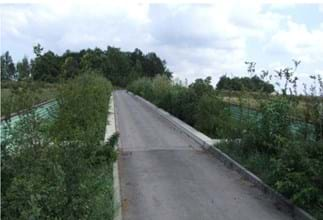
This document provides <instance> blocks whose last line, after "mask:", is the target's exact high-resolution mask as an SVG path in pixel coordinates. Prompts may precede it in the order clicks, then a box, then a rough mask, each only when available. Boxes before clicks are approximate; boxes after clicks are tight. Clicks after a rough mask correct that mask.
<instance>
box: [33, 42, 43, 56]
mask: <svg viewBox="0 0 323 220" xmlns="http://www.w3.org/2000/svg"><path fill="white" fill-rule="evenodd" d="M43 50H44V48H42V47H41V45H40V44H37V45H36V46H34V54H35V55H36V57H40V56H41V55H42V54H41V53H42V51H43Z"/></svg>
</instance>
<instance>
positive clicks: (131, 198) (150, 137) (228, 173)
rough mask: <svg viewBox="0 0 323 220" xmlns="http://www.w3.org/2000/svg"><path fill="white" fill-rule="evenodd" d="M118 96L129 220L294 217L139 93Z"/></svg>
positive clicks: (123, 198) (123, 192) (121, 167)
mask: <svg viewBox="0 0 323 220" xmlns="http://www.w3.org/2000/svg"><path fill="white" fill-rule="evenodd" d="M114 98H115V106H116V113H117V124H118V130H119V131H120V146H119V147H120V151H121V153H120V156H119V161H118V163H119V175H120V189H121V202H122V215H123V219H125V220H128V219H129V220H130V219H131V220H137V219H138V220H139V219H140V220H145V219H148V220H150V219H152V220H159V219H160V220H166V219H169V220H180V219H192V220H198V219H212V220H214V219H216V220H230V219H232V220H233V219H238V220H253V219H255V220H258V219H261V220H267V219H268V220H269V219H270V220H272V219H292V218H291V217H290V216H288V215H287V214H285V213H282V212H281V211H279V210H278V209H277V208H276V207H275V206H274V204H273V201H271V200H269V199H268V198H266V196H265V195H263V194H262V193H261V192H260V191H259V190H258V189H256V188H255V187H253V186H252V185H251V184H250V183H249V182H247V181H244V180H243V179H242V178H241V176H240V175H239V174H238V173H236V172H235V171H232V170H230V169H228V168H226V167H225V166H224V165H223V164H222V163H221V162H220V161H218V160H217V159H216V158H215V157H214V156H212V155H211V154H209V153H207V152H205V151H204V150H202V149H201V148H200V147H199V146H197V144H195V143H194V142H192V141H191V140H190V139H189V138H187V137H185V136H184V135H182V134H181V133H180V132H178V131H176V130H175V129H174V128H173V127H172V126H171V125H170V124H169V123H168V122H166V121H164V120H163V119H161V118H160V117H159V116H158V114H157V113H156V112H153V111H152V110H151V109H149V108H148V107H147V106H145V105H144V104H142V103H141V102H138V101H137V100H136V99H135V98H134V97H133V96H131V95H129V94H127V93H126V92H125V91H117V92H115V93H114Z"/></svg>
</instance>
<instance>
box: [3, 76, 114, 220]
mask: <svg viewBox="0 0 323 220" xmlns="http://www.w3.org/2000/svg"><path fill="white" fill-rule="evenodd" d="M111 88H112V87H111V84H110V83H109V82H108V81H107V80H105V79H104V78H102V77H100V76H97V75H94V74H91V75H83V76H80V77H78V78H76V79H75V80H73V81H70V82H67V83H66V84H65V85H62V86H61V87H60V88H59V95H58V97H57V100H58V109H57V111H56V112H55V114H54V116H55V117H54V118H53V119H52V120H47V119H41V118H39V117H38V116H37V114H35V110H34V109H30V111H28V112H27V113H26V114H25V115H24V116H21V118H20V119H21V120H20V122H18V124H17V125H16V126H15V127H14V128H13V129H9V133H8V136H7V138H8V139H6V140H8V141H7V142H6V143H4V142H1V159H2V160H1V165H2V166H1V175H2V178H1V184H2V188H1V209H2V212H1V217H2V219H112V218H113V185H112V162H113V161H114V160H115V158H116V154H115V152H114V148H113V146H114V145H115V144H116V140H117V135H115V136H113V137H112V138H111V139H110V141H109V142H108V143H102V140H103V137H104V130H105V125H106V121H107V115H108V103H109V97H110V94H111ZM102 207H104V208H102Z"/></svg>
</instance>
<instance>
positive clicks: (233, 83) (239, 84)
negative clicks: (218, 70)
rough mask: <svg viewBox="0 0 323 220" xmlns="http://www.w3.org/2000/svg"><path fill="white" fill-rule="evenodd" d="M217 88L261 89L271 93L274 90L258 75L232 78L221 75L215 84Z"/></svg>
mask: <svg viewBox="0 0 323 220" xmlns="http://www.w3.org/2000/svg"><path fill="white" fill-rule="evenodd" d="M216 88H217V89H218V90H234V91H241V90H243V89H245V90H248V91H254V92H257V91H263V92H266V93H272V92H274V91H275V89H274V86H273V85H272V84H270V83H268V82H265V81H263V80H262V79H261V78H259V77H258V76H253V77H241V78H240V77H233V78H232V79H231V78H229V77H227V76H226V75H224V76H222V77H221V78H220V80H219V82H218V83H217V85H216Z"/></svg>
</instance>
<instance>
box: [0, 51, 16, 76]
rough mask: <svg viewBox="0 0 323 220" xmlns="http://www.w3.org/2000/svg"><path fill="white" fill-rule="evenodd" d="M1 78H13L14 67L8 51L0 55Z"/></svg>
mask: <svg viewBox="0 0 323 220" xmlns="http://www.w3.org/2000/svg"><path fill="white" fill-rule="evenodd" d="M0 60H1V61H0V62H1V80H10V79H11V80H12V79H14V78H15V73H16V68H15V64H14V63H13V61H12V57H11V56H10V54H9V51H6V52H5V53H4V54H3V55H1V59H0Z"/></svg>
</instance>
